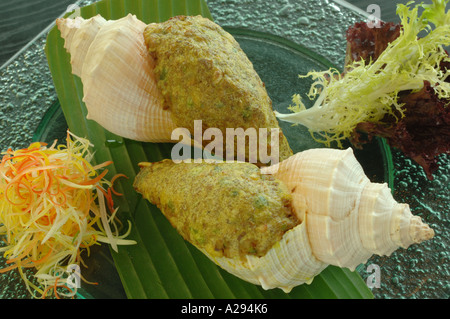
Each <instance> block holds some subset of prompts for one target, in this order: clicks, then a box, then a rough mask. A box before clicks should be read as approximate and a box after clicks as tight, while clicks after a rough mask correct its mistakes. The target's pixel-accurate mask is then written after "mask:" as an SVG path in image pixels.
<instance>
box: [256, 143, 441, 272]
mask: <svg viewBox="0 0 450 319" xmlns="http://www.w3.org/2000/svg"><path fill="white" fill-rule="evenodd" d="M263 171H265V172H266V173H269V172H273V175H274V176H276V177H277V178H279V179H280V180H282V181H283V182H284V183H285V184H286V185H287V186H288V188H289V189H291V190H292V193H293V194H294V195H295V196H297V197H300V198H304V200H305V201H306V206H307V209H306V210H305V216H304V217H303V218H304V219H305V222H306V224H307V229H308V236H309V239H310V241H311V246H312V249H313V254H314V255H315V256H316V257H317V258H318V259H319V260H321V261H323V262H325V263H328V264H331V265H336V266H340V267H347V268H349V269H351V270H354V269H355V268H356V267H357V266H358V265H359V264H361V263H365V262H366V261H367V259H368V258H370V257H371V256H372V255H373V254H377V255H380V256H382V255H387V256H389V255H390V254H391V253H392V252H393V251H395V250H396V249H398V248H399V247H402V248H407V247H409V246H410V245H412V244H415V243H420V242H422V241H425V240H429V239H431V238H432V237H433V236H434V231H433V230H432V229H431V228H430V227H429V226H428V225H426V224H424V223H423V222H422V220H421V219H420V217H418V216H413V215H412V214H411V211H410V209H409V205H408V204H402V203H397V202H396V201H395V199H394V198H393V196H392V194H391V190H390V189H389V187H388V186H387V184H386V183H372V182H370V180H369V179H368V178H367V176H366V175H365V174H364V171H363V168H362V167H361V165H360V164H359V162H358V161H357V159H356V158H355V157H354V154H353V150H352V149H351V148H348V149H347V150H344V151H342V150H335V149H327V148H323V149H313V150H307V151H304V152H301V153H297V154H295V155H294V156H292V157H290V158H289V159H287V160H285V161H283V162H281V163H279V164H277V165H275V166H272V167H268V168H263Z"/></svg>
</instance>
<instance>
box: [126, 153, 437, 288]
mask: <svg viewBox="0 0 450 319" xmlns="http://www.w3.org/2000/svg"><path fill="white" fill-rule="evenodd" d="M165 165H167V163H166V164H165ZM173 165H178V164H173ZM186 165H189V164H186ZM204 165H213V164H208V163H204ZM158 166H159V163H148V164H142V169H141V172H140V173H139V174H138V176H137V177H136V180H135V188H136V190H137V191H138V192H140V193H142V194H143V196H144V197H145V198H147V199H149V198H150V196H149V193H150V192H151V191H152V188H155V187H158V186H155V185H154V183H151V182H149V181H148V177H146V175H147V176H148V174H158V173H157V172H158V170H159V169H158ZM198 170H199V169H198V167H197V168H194V167H193V168H192V174H198ZM261 173H263V174H267V175H269V176H270V175H271V176H273V177H274V178H276V179H277V180H279V181H280V183H283V185H284V186H286V187H287V189H288V190H289V191H290V193H291V195H292V196H291V203H292V207H293V208H294V211H295V214H296V215H297V217H298V219H299V220H300V221H301V223H300V224H299V225H297V226H295V227H293V228H291V229H289V230H287V231H286V232H285V233H284V235H283V236H282V238H281V240H279V241H277V242H276V243H275V244H273V246H272V247H271V248H270V249H269V250H268V251H267V252H266V253H265V254H264V255H263V256H254V255H251V254H248V255H246V256H245V258H229V257H227V256H215V255H214V254H212V253H210V252H209V251H208V250H207V249H205V247H203V246H202V245H199V244H198V243H193V244H194V245H196V246H197V248H198V249H200V250H201V251H202V252H203V253H204V254H206V255H207V256H208V257H209V258H210V259H211V260H212V261H214V262H215V263H216V264H218V265H219V266H220V267H222V268H223V269H225V270H227V271H228V272H230V273H232V274H234V275H235V276H237V277H239V278H241V279H244V280H246V281H248V282H251V283H254V284H258V285H261V286H262V287H263V288H264V289H272V288H277V287H278V288H281V289H283V290H284V291H285V292H289V291H290V290H291V289H292V288H293V287H295V286H297V285H301V284H304V283H307V284H308V283H311V282H312V280H313V278H314V277H315V276H316V275H318V274H319V273H320V272H321V271H322V270H323V269H324V268H326V267H327V266H328V265H329V264H331V265H335V266H340V267H346V268H349V269H355V267H356V266H357V265H359V264H361V263H365V262H366V261H367V259H368V258H369V257H370V256H372V255H373V254H377V255H390V254H391V253H392V252H393V251H394V250H396V249H397V248H399V247H403V248H407V247H408V246H409V245H411V244H414V243H420V242H422V241H424V240H429V239H431V238H432V237H433V236H434V231H433V230H432V229H431V228H430V227H429V226H428V225H426V224H424V223H422V221H421V219H420V218H419V217H417V216H413V215H412V214H411V212H410V210H409V207H408V205H407V204H400V203H397V202H396V201H395V200H394V198H393V197H392V195H391V192H390V190H389V188H388V187H387V185H386V184H379V183H372V182H370V180H369V179H368V178H367V176H366V175H365V174H364V171H363V169H362V167H361V165H360V164H359V163H358V161H357V160H356V158H355V157H354V154H353V151H352V150H351V149H347V150H335V149H311V150H307V151H304V152H300V153H297V154H295V155H293V156H291V157H289V158H288V159H286V160H284V161H282V162H280V163H279V164H276V165H273V166H270V167H265V168H262V169H261ZM158 178H164V180H165V184H168V183H169V181H173V182H174V183H176V182H177V179H178V178H179V177H178V176H158ZM239 183H240V182H239V180H236V185H238V184H239ZM217 187H220V186H217ZM186 191H187V192H188V191H191V189H190V188H189V187H186ZM158 192H159V194H160V196H161V200H162V201H163V202H164V201H165V202H167V201H170V200H171V196H173V195H172V194H171V193H170V192H169V191H165V190H161V189H158ZM211 192H214V190H213V189H211ZM181 198H183V197H181ZM201 200H202V198H198V199H197V201H201ZM157 202H158V203H159V204H160V205H159V206H158V207H159V208H160V209H161V210H162V212H163V213H164V214H166V213H169V214H171V215H170V218H177V216H176V215H175V216H174V211H173V210H172V211H170V212H167V211H166V210H167V205H164V204H163V203H162V202H160V199H158V200H157ZM181 205H182V206H183V205H186V206H183V207H189V203H181ZM222 209H223V211H218V212H215V213H216V214H223V213H225V211H226V210H227V207H225V205H224V207H223V208H222ZM208 213H211V212H208ZM168 218H169V217H168ZM170 218H169V220H170ZM204 227H208V225H205V226H204ZM179 231H180V230H179Z"/></svg>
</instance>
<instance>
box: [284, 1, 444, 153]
mask: <svg viewBox="0 0 450 319" xmlns="http://www.w3.org/2000/svg"><path fill="white" fill-rule="evenodd" d="M447 2H448V0H434V1H433V3H432V4H418V5H415V6H414V7H411V2H410V3H408V4H407V5H398V6H397V14H398V15H399V17H400V19H401V30H400V34H399V36H398V37H397V38H396V39H395V40H393V41H392V42H390V43H388V44H387V47H386V49H385V50H384V51H383V52H381V53H380V55H379V56H378V57H377V59H376V60H373V59H366V60H365V59H360V60H354V61H351V62H350V63H351V65H349V66H347V67H348V71H347V72H346V73H345V74H341V73H340V72H339V71H338V70H335V69H330V70H327V71H322V72H309V73H308V74H307V75H306V76H301V77H311V78H312V80H313V81H314V82H313V84H312V86H311V88H310V91H309V93H308V94H307V96H308V97H309V98H310V99H311V100H315V101H314V104H313V105H312V106H311V107H310V108H306V107H305V105H304V104H303V102H302V99H301V97H300V95H298V94H295V95H294V96H293V99H292V101H293V105H291V106H290V107H289V109H290V110H291V111H293V113H289V114H281V113H278V112H276V115H277V117H278V118H279V119H281V120H283V121H287V122H291V123H294V124H301V125H304V126H306V127H307V128H308V129H309V131H310V132H311V134H312V136H313V138H314V139H316V140H317V141H319V142H322V143H324V144H325V145H327V146H330V145H331V144H332V143H333V142H336V143H337V146H338V147H341V146H342V141H343V140H345V139H349V138H351V137H352V135H353V134H354V132H355V129H356V128H357V125H358V124H359V123H382V122H383V120H384V119H386V118H394V119H395V120H396V121H399V120H400V119H401V118H402V117H404V116H405V109H404V104H403V103H402V102H401V101H400V100H399V95H400V94H401V92H405V91H409V92H418V91H420V90H421V89H422V88H423V87H424V83H429V85H430V86H431V87H432V88H433V90H434V92H435V94H436V96H437V97H438V98H439V99H442V100H447V99H449V98H450V83H449V82H446V79H447V77H448V76H449V75H450V69H446V68H444V69H443V68H442V67H441V66H442V65H443V63H447V62H449V61H450V58H449V56H448V54H447V52H446V51H445V50H444V49H443V46H448V45H450V13H449V12H446V11H445V7H446V4H447ZM420 8H422V9H423V12H422V14H420V15H419V9H420ZM422 31H424V32H426V35H425V36H423V37H421V38H419V36H418V35H419V33H420V32H422ZM447 81H448V79H447ZM448 107H449V106H448V105H446V108H448Z"/></svg>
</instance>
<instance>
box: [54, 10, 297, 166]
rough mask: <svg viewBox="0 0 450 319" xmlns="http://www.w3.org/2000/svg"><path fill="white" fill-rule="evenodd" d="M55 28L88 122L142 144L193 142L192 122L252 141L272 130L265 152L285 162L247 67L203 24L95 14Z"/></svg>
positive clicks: (220, 34) (228, 41)
mask: <svg viewBox="0 0 450 319" xmlns="http://www.w3.org/2000/svg"><path fill="white" fill-rule="evenodd" d="M56 23H57V26H58V28H59V30H60V32H61V36H62V37H63V38H64V39H65V43H64V47H65V48H66V50H67V51H68V52H69V53H70V56H71V65H72V72H73V73H74V74H75V75H77V76H79V77H80V78H81V81H82V83H83V91H84V96H83V101H84V102H85V104H86V107H87V110H88V115H87V118H88V119H92V120H94V121H96V122H97V123H99V124H100V125H101V126H103V127H104V128H105V129H107V130H109V131H111V132H113V133H115V134H117V135H119V136H122V137H126V138H130V139H133V140H138V141H143V142H177V141H179V136H174V138H173V139H172V133H173V131H174V129H175V128H177V127H181V128H186V129H187V130H189V132H190V135H191V136H194V133H195V131H194V122H195V121H196V120H201V121H202V123H201V126H200V129H201V130H202V131H206V130H207V129H208V128H218V129H219V130H220V131H221V132H223V133H225V130H226V128H228V127H229V126H230V125H231V127H233V128H236V129H237V128H242V129H243V130H246V129H247V128H252V129H255V130H256V132H257V134H266V133H265V132H264V133H259V132H260V128H264V129H275V130H278V131H276V133H274V134H278V136H277V137H278V139H277V141H278V143H279V147H278V148H276V147H277V146H278V145H275V146H272V144H271V141H267V140H268V139H269V138H270V139H271V137H270V136H267V135H263V136H265V137H266V141H267V144H268V145H267V146H268V147H267V148H268V149H271V148H272V147H275V148H276V149H277V150H279V154H280V158H281V159H284V158H287V157H289V156H290V155H292V150H291V149H290V147H289V144H288V142H287V140H286V137H285V136H284V135H283V133H282V131H281V129H280V128H279V126H278V122H277V119H276V117H275V114H274V112H273V109H272V102H271V100H270V98H269V96H268V94H267V92H266V89H265V86H264V83H263V82H262V81H261V79H260V78H259V76H258V74H257V73H256V71H255V70H254V68H253V65H252V63H251V62H250V61H249V60H248V58H247V56H246V55H245V53H244V52H243V51H242V49H241V48H240V46H239V44H238V42H237V41H236V40H235V39H234V38H233V37H232V36H231V35H230V34H229V33H227V32H225V31H224V30H223V29H222V28H221V27H220V26H218V25H217V24H215V23H214V22H212V21H210V20H209V19H206V18H203V17H201V16H195V17H190V16H177V17H174V18H172V19H170V20H168V21H165V22H162V23H152V24H149V25H146V24H144V23H143V22H142V21H140V20H138V19H137V18H136V16H134V15H131V14H129V15H128V16H126V17H124V18H122V19H119V20H105V19H104V18H103V17H101V16H100V15H97V16H95V17H93V18H90V19H86V20H85V19H83V18H80V17H77V18H75V19H63V18H61V19H58V20H57V22H56ZM260 140H261V139H260ZM188 141H189V142H190V143H191V142H192V141H190V140H189V138H188ZM196 142H197V143H202V142H203V141H196ZM197 146H202V145H198V144H197ZM203 146H205V145H204V142H203ZM225 148H226V147H224V148H223V150H222V154H223V151H228V150H225ZM246 156H247V158H248V157H250V154H249V152H248V151H247V152H246ZM227 158H228V157H227Z"/></svg>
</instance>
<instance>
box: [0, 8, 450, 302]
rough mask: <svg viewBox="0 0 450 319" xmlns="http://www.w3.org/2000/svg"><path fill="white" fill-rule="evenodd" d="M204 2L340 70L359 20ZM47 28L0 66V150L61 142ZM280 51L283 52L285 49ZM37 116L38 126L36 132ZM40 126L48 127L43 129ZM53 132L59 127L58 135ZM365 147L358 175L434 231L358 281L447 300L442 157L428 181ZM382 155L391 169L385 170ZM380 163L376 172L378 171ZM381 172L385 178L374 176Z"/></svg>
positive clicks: (10, 286)
mask: <svg viewBox="0 0 450 319" xmlns="http://www.w3.org/2000/svg"><path fill="white" fill-rule="evenodd" d="M112 1H114V0H112ZM173 1H174V0H172V1H167V3H169V2H173ZM206 1H207V3H208V7H209V9H210V11H211V15H212V16H213V18H214V20H215V21H216V22H217V23H218V24H220V25H222V26H224V27H237V28H247V29H252V30H258V31H262V32H264V33H270V34H275V35H278V36H280V37H282V38H286V39H290V40H292V41H293V42H295V43H298V44H301V45H303V46H304V47H308V48H309V49H310V50H311V51H314V52H316V53H318V54H320V55H321V56H323V57H326V59H327V60H329V61H332V62H333V63H334V64H335V65H338V66H339V67H342V61H343V56H344V54H345V37H344V35H345V30H346V29H347V27H348V26H350V25H352V24H353V23H355V22H357V21H361V20H364V19H365V18H366V17H367V16H365V15H364V14H362V13H361V12H357V11H355V10H353V9H352V8H351V7H348V6H345V5H343V4H345V1H340V0H339V1H328V0H318V1H316V0H304V1H267V2H266V1H258V0H246V1H241V0H206ZM95 2H96V0H77V1H76V2H75V6H77V5H78V6H79V7H84V6H87V5H90V4H92V3H95ZM142 2H145V1H142ZM164 2H166V1H164ZM380 4H382V2H381V3H380ZM52 27H53V25H50V26H49V27H48V28H46V29H45V30H43V31H42V32H41V33H40V34H39V35H38V36H37V37H36V38H35V39H33V41H31V42H30V43H29V44H28V45H27V46H26V47H24V48H23V50H21V51H20V52H18V53H17V55H16V56H15V57H14V59H11V61H10V63H8V64H7V65H3V66H1V67H0V110H1V112H0V146H1V148H2V149H3V150H4V149H6V148H7V147H12V148H21V147H27V146H28V145H29V142H31V140H32V138H33V136H34V138H36V137H37V136H42V138H43V139H47V138H48V139H50V140H52V139H53V138H54V137H58V138H64V133H63V132H64V130H65V123H64V121H62V122H60V123H58V120H55V118H60V117H59V116H60V115H61V113H59V114H58V112H61V110H60V108H59V106H58V102H55V100H56V99H57V96H56V92H55V88H54V85H53V81H52V78H51V75H50V72H49V68H48V65H47V60H46V56H45V53H44V50H43V47H44V46H45V43H46V37H47V34H48V31H49V30H50V29H51V28H52ZM275 42H277V41H275ZM287 47H288V48H289V50H291V48H290V46H289V45H287ZM256 55H258V54H256ZM325 64H327V63H325ZM270 78H271V76H270V75H269V77H268V79H267V78H266V79H264V80H265V81H266V82H269V81H270ZM287 100H289V98H287ZM287 100H286V101H285V104H286V103H287ZM47 110H48V112H46V111H47ZM43 118H44V119H43ZM41 119H43V121H42V122H41V123H40V126H39V129H37V127H38V123H39V121H40V120H41ZM52 119H53V120H52ZM46 121H47V123H50V124H48V125H45V124H44V122H46ZM42 127H45V130H42ZM54 129H56V130H58V129H59V130H60V133H61V134H60V133H56V132H55V131H54ZM370 147H371V148H373V149H374V152H375V153H377V154H380V153H381V154H385V155H386V156H387V159H386V158H384V159H382V161H383V164H382V165H381V164H380V163H372V160H371V158H370V154H371V152H372V151H370V150H368V149H365V150H363V152H362V153H357V154H356V155H357V157H358V158H359V159H360V160H361V162H362V163H364V168H365V170H366V172H367V171H369V175H372V177H373V178H374V179H375V180H379V181H383V180H388V182H389V185H392V187H395V192H394V197H395V198H396V199H397V201H399V202H406V203H409V204H410V207H411V210H412V211H413V213H414V214H415V215H418V216H420V217H421V218H422V219H424V220H425V221H426V222H427V223H428V224H430V226H431V227H432V228H433V229H435V231H436V236H435V238H434V239H433V240H431V241H428V242H426V243H422V244H420V245H416V246H413V247H411V248H409V249H408V250H404V249H399V250H397V251H396V252H394V253H393V255H392V256H389V257H372V258H371V259H370V260H369V261H368V262H367V263H366V264H365V265H364V266H361V267H358V271H359V273H360V274H361V277H362V278H363V279H365V278H366V277H367V276H368V272H367V271H366V268H365V267H366V266H367V265H371V264H376V265H379V266H380V268H381V287H380V288H374V289H372V292H373V294H374V296H375V298H448V297H449V296H450V288H449V287H450V286H449V284H448V278H449V273H448V269H449V267H448V266H449V262H450V254H449V250H448V246H449V245H450V233H449V232H448V229H449V227H450V218H449V216H450V215H449V214H446V212H448V211H450V197H449V193H450V189H449V180H450V164H449V163H450V156H449V155H445V154H444V155H442V156H440V158H439V164H440V167H441V168H440V169H439V170H438V171H437V172H436V174H435V179H434V180H433V181H429V180H427V179H426V177H425V175H424V174H423V171H422V169H421V168H420V167H418V166H417V165H416V164H415V163H414V162H412V161H411V160H409V159H408V158H405V157H404V156H403V155H402V154H401V153H400V152H398V151H397V150H395V149H393V150H389V148H387V149H386V148H385V147H386V145H385V144H384V142H383V141H380V140H378V141H376V143H373V144H372V145H370ZM383 150H385V151H383ZM390 152H392V159H393V168H392V170H391V169H390V168H389V166H390V165H391V163H390V155H391V154H390ZM364 157H365V158H364ZM371 166H373V167H371ZM382 166H383V167H384V170H380V168H381V167H382ZM389 171H391V172H393V174H388V175H389V176H382V174H386V172H389ZM383 172H384V173H383ZM392 179H393V182H392V181H391V180H392ZM107 253H109V252H107ZM200 257H201V256H200ZM94 281H95V280H94ZM97 281H98V280H97ZM22 284H23V283H22V281H21V279H20V278H19V277H18V275H17V274H15V273H14V272H9V273H6V274H3V275H2V276H0V286H1V287H2V289H3V290H2V292H1V298H27V296H26V295H25V294H26V291H25V292H24V290H26V289H24V287H22ZM119 290H120V289H119ZM97 295H100V294H99V293H98V292H93V296H97ZM119 295H120V293H119ZM83 296H86V297H89V294H87V293H86V294H84V292H83Z"/></svg>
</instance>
